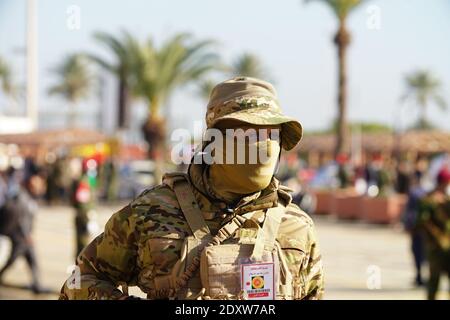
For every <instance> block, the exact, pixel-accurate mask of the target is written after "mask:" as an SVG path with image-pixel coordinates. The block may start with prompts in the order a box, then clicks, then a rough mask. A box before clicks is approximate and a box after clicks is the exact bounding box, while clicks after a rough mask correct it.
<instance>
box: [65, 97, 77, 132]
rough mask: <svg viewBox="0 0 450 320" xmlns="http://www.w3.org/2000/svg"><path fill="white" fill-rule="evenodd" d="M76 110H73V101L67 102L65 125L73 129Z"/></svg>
mask: <svg viewBox="0 0 450 320" xmlns="http://www.w3.org/2000/svg"><path fill="white" fill-rule="evenodd" d="M75 112H76V110H75V103H74V102H70V103H69V112H68V115H67V127H68V128H69V129H73V128H74V127H75V122H76V113H75Z"/></svg>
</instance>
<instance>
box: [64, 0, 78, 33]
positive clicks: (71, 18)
mask: <svg viewBox="0 0 450 320" xmlns="http://www.w3.org/2000/svg"><path fill="white" fill-rule="evenodd" d="M66 14H67V19H66V26H67V29H69V30H70V31H77V30H80V29H81V8H80V7H79V6H77V5H74V4H73V5H70V6H68V7H67V9H66Z"/></svg>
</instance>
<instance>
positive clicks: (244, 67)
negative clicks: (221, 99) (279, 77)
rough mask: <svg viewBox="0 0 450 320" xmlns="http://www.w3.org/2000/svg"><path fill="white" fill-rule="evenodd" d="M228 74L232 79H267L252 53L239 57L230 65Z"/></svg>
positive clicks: (258, 60) (259, 62)
mask: <svg viewBox="0 0 450 320" xmlns="http://www.w3.org/2000/svg"><path fill="white" fill-rule="evenodd" d="M230 74H231V76H233V77H236V76H244V77H254V78H260V79H264V78H265V77H267V74H266V71H265V69H264V67H263V65H262V63H261V60H260V59H259V58H258V57H257V56H256V55H254V54H252V53H243V54H241V55H239V56H238V57H237V58H236V59H235V60H234V61H233V63H232V64H231V68H230Z"/></svg>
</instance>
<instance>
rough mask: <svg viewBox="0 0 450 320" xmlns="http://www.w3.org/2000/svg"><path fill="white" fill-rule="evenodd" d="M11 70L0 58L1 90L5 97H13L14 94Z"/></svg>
mask: <svg viewBox="0 0 450 320" xmlns="http://www.w3.org/2000/svg"><path fill="white" fill-rule="evenodd" d="M11 78H12V77H11V69H10V68H9V66H8V64H7V63H6V61H5V60H4V59H2V57H0V81H1V88H2V91H3V92H4V94H6V95H13V94H14V87H13V84H12V79H11Z"/></svg>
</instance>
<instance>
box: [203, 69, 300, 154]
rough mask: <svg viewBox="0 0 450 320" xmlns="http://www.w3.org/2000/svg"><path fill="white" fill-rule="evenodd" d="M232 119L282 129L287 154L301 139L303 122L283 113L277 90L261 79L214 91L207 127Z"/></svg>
mask: <svg viewBox="0 0 450 320" xmlns="http://www.w3.org/2000/svg"><path fill="white" fill-rule="evenodd" d="M230 119H233V120H238V121H242V122H244V123H248V124H254V125H281V139H282V140H281V145H282V147H283V149H285V150H291V149H292V148H294V147H295V146H296V145H297V144H298V143H299V142H300V140H301V138H302V132H303V129H302V125H301V124H300V122H298V121H297V120H295V119H293V118H290V117H287V116H285V115H284V114H283V113H282V111H281V108H280V106H279V103H278V100H277V96H276V92H275V89H274V87H273V86H272V85H271V84H270V83H268V82H266V81H262V80H259V79H255V78H249V77H238V78H234V79H230V80H227V81H224V82H222V83H219V84H218V85H217V86H215V87H214V89H213V90H212V92H211V96H210V98H209V103H208V108H207V111H206V125H207V127H208V128H213V127H215V126H216V125H217V124H218V123H219V122H220V121H223V120H230Z"/></svg>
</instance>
